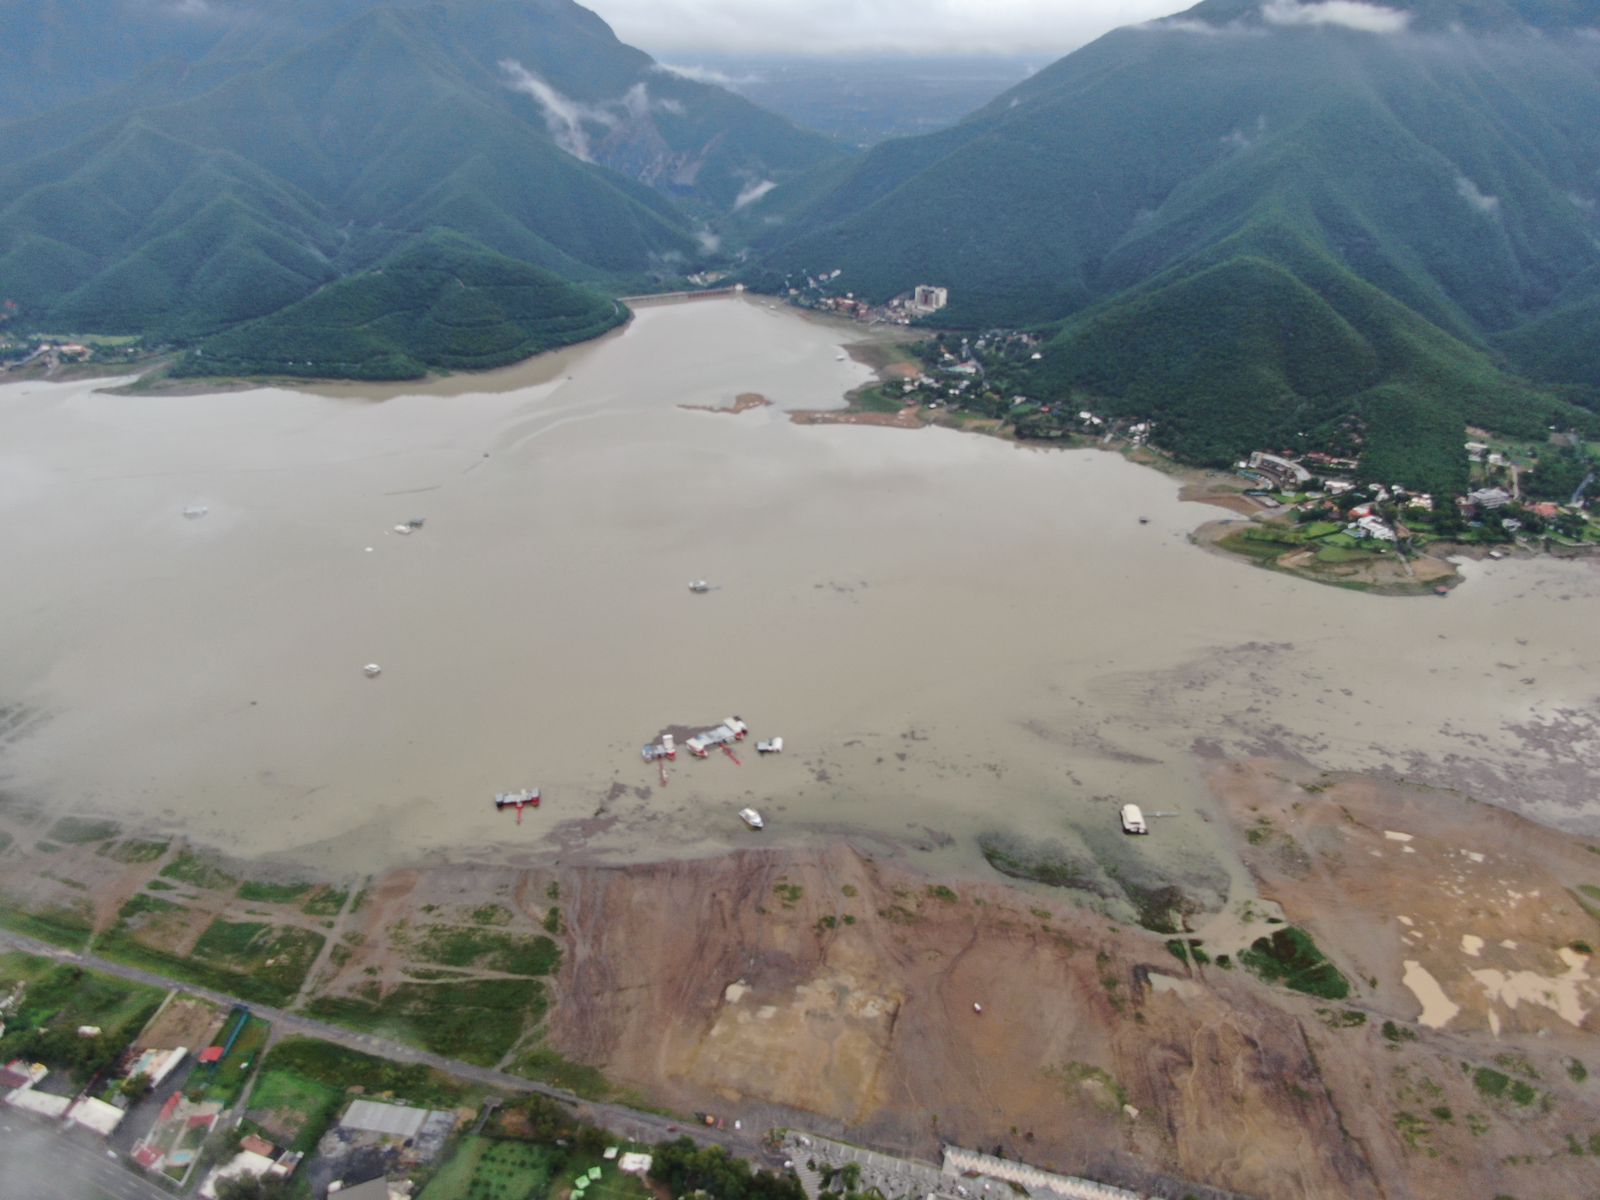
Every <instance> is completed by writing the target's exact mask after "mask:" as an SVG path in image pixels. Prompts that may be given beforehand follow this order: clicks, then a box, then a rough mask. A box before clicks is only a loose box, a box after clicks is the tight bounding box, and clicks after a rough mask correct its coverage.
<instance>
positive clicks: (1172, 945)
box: [1166, 938, 1189, 965]
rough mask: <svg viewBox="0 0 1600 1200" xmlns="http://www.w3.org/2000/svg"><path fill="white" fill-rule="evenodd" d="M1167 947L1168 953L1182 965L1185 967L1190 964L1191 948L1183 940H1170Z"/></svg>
mask: <svg viewBox="0 0 1600 1200" xmlns="http://www.w3.org/2000/svg"><path fill="white" fill-rule="evenodd" d="M1166 945H1167V951H1168V952H1169V953H1170V954H1171V955H1172V957H1173V958H1175V959H1177V960H1178V961H1179V962H1181V963H1184V964H1185V965H1187V964H1188V962H1189V947H1188V944H1187V943H1185V942H1184V940H1183V939H1182V938H1168V939H1167V943H1166Z"/></svg>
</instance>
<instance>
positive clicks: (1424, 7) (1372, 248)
mask: <svg viewBox="0 0 1600 1200" xmlns="http://www.w3.org/2000/svg"><path fill="white" fill-rule="evenodd" d="M1535 26H1537V28H1535ZM1593 27H1600V5H1597V4H1595V3H1592V2H1589V3H1576V2H1573V3H1550V4H1545V3H1539V2H1537V0H1471V2H1467V3H1451V2H1449V0H1417V2H1416V3H1413V4H1397V5H1394V6H1390V7H1385V8H1381V9H1380V8H1378V7H1376V6H1369V5H1361V4H1356V3H1346V4H1338V5H1335V4H1304V3H1293V2H1291V0H1267V2H1266V3H1261V2H1260V0H1255V2H1252V3H1245V2H1243V0H1207V2H1206V3H1204V4H1201V5H1200V6H1198V7H1197V8H1194V9H1191V10H1190V11H1189V12H1187V13H1185V14H1182V15H1181V16H1180V17H1176V18H1171V19H1168V20H1166V21H1160V22H1153V23H1151V24H1149V25H1145V26H1141V27H1135V28H1128V29H1122V30H1118V31H1115V32H1113V33H1112V34H1109V35H1107V36H1106V37H1104V38H1102V39H1100V40H1099V41H1097V42H1095V43H1093V44H1091V45H1089V46H1087V47H1085V48H1083V49H1082V50H1080V51H1078V52H1076V53H1074V54H1072V55H1069V56H1068V57H1066V58H1064V59H1062V60H1060V61H1059V62H1057V63H1055V64H1053V65H1052V66H1050V67H1048V68H1046V69H1045V70H1043V71H1040V72H1039V73H1038V74H1036V75H1035V76H1033V77H1032V78H1030V79H1029V80H1027V81H1026V82H1025V83H1023V84H1022V85H1020V86H1019V87H1017V88H1014V89H1013V90H1012V91H1010V92H1008V93H1006V94H1004V95H1002V96H1000V97H999V98H997V99H996V100H995V101H993V102H992V103H991V104H989V105H987V106H986V107H985V108H984V109H982V110H980V111H979V112H977V113H974V114H973V115H972V116H971V117H970V118H968V119H967V120H966V121H964V122H962V123H961V124H960V125H958V126H956V127H954V128H952V129H948V130H945V131H942V132H940V133H936V134H933V135H930V136H927V137H922V138H914V139H906V140H902V141H898V142H890V143H886V144H884V145H881V146H879V147H876V148H875V149H874V150H872V151H871V152H869V153H868V154H866V155H864V156H862V158H860V159H859V160H857V161H856V162H854V163H851V164H847V165H846V166H844V167H843V168H839V167H834V168H833V172H834V175H835V178H834V180H833V181H832V184H831V186H830V187H828V188H826V189H824V190H823V191H822V192H821V194H820V195H818V194H815V184H814V182H806V183H802V184H797V185H790V186H789V187H786V188H779V189H777V190H776V191H775V192H774V193H773V194H772V195H771V196H770V197H768V198H766V199H764V200H763V201H762V202H761V203H760V204H759V205H756V206H753V207H754V211H753V212H752V213H751V214H749V216H750V219H752V220H758V219H761V218H762V217H763V216H764V215H765V216H771V217H773V218H774V219H775V220H776V222H777V227H776V228H775V230H774V231H773V232H771V233H769V234H767V235H766V238H765V240H764V242H763V244H762V247H761V248H762V252H763V267H764V269H765V274H764V276H763V277H762V278H764V279H765V280H767V281H771V282H774V283H775V282H777V281H779V280H780V279H782V278H785V277H788V278H790V279H793V278H795V277H798V276H800V275H801V274H813V275H814V274H816V273H818V272H822V271H831V270H832V269H834V268H841V269H842V273H841V275H840V277H839V278H838V279H837V280H836V281H834V283H833V284H832V285H831V286H834V287H837V288H838V289H840V290H851V291H854V292H855V293H856V294H858V295H865V296H867V297H869V298H873V299H886V298H888V297H890V296H893V295H895V294H897V293H900V292H902V291H905V290H907V289H909V288H910V287H911V286H912V285H914V284H917V283H938V284H944V285H947V286H948V287H949V288H950V289H951V303H950V308H949V309H948V310H947V312H945V313H942V314H941V315H940V320H941V322H944V323H948V324H952V325H956V326H965V327H975V328H981V327H987V326H993V325H1034V326H1042V327H1045V328H1046V329H1047V330H1049V331H1052V332H1053V333H1054V340H1053V341H1052V342H1051V343H1050V344H1049V345H1047V346H1046V347H1044V348H1043V350H1042V354H1043V360H1042V362H1041V363H1040V365H1039V369H1038V370H1037V373H1036V377H1035V378H1034V379H1033V380H1032V381H1031V386H1032V387H1034V388H1037V389H1038V390H1039V391H1040V393H1041V394H1042V395H1052V394H1059V393H1061V392H1064V391H1071V390H1077V391H1080V392H1083V393H1086V394H1088V395H1089V396H1092V397H1094V398H1095V399H1096V400H1098V401H1099V402H1100V403H1101V404H1103V405H1104V406H1105V407H1106V408H1108V409H1110V410H1111V411H1122V412H1128V413H1138V414H1140V415H1154V416H1156V417H1158V419H1159V421H1160V424H1159V425H1158V432H1157V439H1158V440H1159V441H1162V442H1164V443H1165V444H1166V445H1168V446H1170V447H1171V448H1173V449H1176V450H1178V451H1180V452H1182V453H1185V454H1187V455H1189V456H1190V457H1193V458H1195V459H1198V460H1202V461H1206V462H1224V461H1227V460H1229V459H1231V458H1233V457H1235V456H1237V455H1238V454H1239V453H1241V452H1243V451H1245V450H1248V449H1250V448H1252V447H1255V446H1260V445H1292V444H1294V443H1295V440H1296V439H1297V438H1299V437H1300V436H1301V435H1306V436H1308V437H1309V436H1310V435H1312V434H1313V433H1314V432H1316V431H1319V430H1320V431H1321V432H1322V433H1324V434H1326V433H1327V431H1328V430H1330V429H1333V428H1344V429H1349V430H1352V431H1353V432H1354V435H1355V436H1356V437H1357V439H1358V440H1360V439H1362V438H1364V439H1365V444H1366V448H1367V454H1368V465H1369V467H1370V468H1371V469H1373V470H1375V471H1377V470H1380V468H1381V473H1383V474H1386V475H1391V476H1393V477H1394V478H1395V479H1404V480H1407V481H1409V482H1413V483H1422V484H1424V485H1427V486H1439V487H1444V486H1449V485H1450V484H1452V483H1455V482H1458V481H1459V479H1460V478H1461V477H1462V476H1463V472H1464V464H1463V463H1462V461H1461V454H1460V442H1461V440H1462V439H1461V436H1460V434H1461V425H1462V423H1463V421H1464V420H1466V419H1471V420H1474V421H1482V422H1484V423H1487V424H1491V425H1496V426H1499V427H1501V428H1506V429H1517V430H1520V431H1524V432H1527V431H1537V430H1538V429H1539V428H1541V427H1542V424H1544V423H1548V422H1551V421H1559V422H1564V423H1571V424H1577V425H1581V426H1582V427H1584V428H1589V429H1595V430H1596V431H1597V432H1600V426H1597V425H1596V422H1595V418H1594V416H1593V414H1592V413H1590V412H1589V411H1587V410H1585V409H1582V408H1574V407H1573V406H1572V405H1571V404H1568V403H1565V402H1563V401H1561V400H1558V399H1555V398H1553V397H1551V396H1547V395H1544V394H1542V393H1540V392H1539V391H1538V390H1537V389H1535V388H1532V387H1530V386H1528V385H1527V384H1525V383H1522V382H1520V381H1519V379H1518V376H1519V375H1527V376H1530V377H1534V378H1538V379H1540V380H1544V381H1547V382H1557V383H1563V384H1572V385H1576V386H1577V388H1578V389H1580V390H1579V391H1578V392H1576V393H1574V392H1571V391H1569V392H1567V393H1566V394H1567V395H1568V396H1569V397H1570V396H1571V395H1574V394H1577V395H1580V396H1581V395H1583V394H1584V393H1583V392H1582V391H1581V389H1583V388H1588V389H1592V393H1591V394H1592V395H1593V396H1596V397H1600V373H1597V372H1596V371H1595V370H1594V367H1595V365H1596V357H1595V352H1594V351H1593V350H1592V349H1588V348H1585V347H1583V346H1580V345H1579V344H1578V343H1580V342H1581V341H1582V340H1583V335H1584V333H1585V332H1586V331H1593V330H1594V329H1595V326H1596V323H1597V321H1600V288H1597V287H1596V285H1595V274H1594V273H1595V271H1596V269H1597V268H1600V222H1597V219H1596V200H1597V198H1600V36H1597V35H1596V34H1595V33H1594V32H1593ZM807 188H809V189H812V192H813V194H810V195H805V196H804V199H803V201H801V202H799V203H796V202H795V199H794V197H795V196H796V195H801V194H803V191H804V189H807ZM769 205H770V206H771V208H770V209H768V206H769ZM1585 281H1587V282H1585ZM1593 344H1594V342H1593V340H1592V338H1591V339H1589V341H1588V343H1587V346H1588V347H1592V346H1593Z"/></svg>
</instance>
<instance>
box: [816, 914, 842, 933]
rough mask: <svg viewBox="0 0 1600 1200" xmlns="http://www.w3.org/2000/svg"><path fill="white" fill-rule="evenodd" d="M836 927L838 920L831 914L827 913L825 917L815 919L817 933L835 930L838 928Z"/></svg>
mask: <svg viewBox="0 0 1600 1200" xmlns="http://www.w3.org/2000/svg"><path fill="white" fill-rule="evenodd" d="M838 925H839V918H838V917H836V916H834V915H833V914H832V913H829V914H828V915H827V916H825V917H818V918H817V932H818V933H821V932H822V931H823V930H825V929H835V928H837V927H838Z"/></svg>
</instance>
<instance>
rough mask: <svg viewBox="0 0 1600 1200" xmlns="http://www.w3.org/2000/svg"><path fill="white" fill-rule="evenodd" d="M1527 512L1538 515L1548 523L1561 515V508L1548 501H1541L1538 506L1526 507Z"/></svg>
mask: <svg viewBox="0 0 1600 1200" xmlns="http://www.w3.org/2000/svg"><path fill="white" fill-rule="evenodd" d="M1528 511H1529V512H1531V513H1538V514H1539V515H1540V516H1541V517H1543V518H1544V519H1545V520H1546V521H1550V520H1554V519H1555V518H1556V517H1559V516H1560V515H1561V506H1560V505H1559V504H1553V503H1551V502H1550V501H1549V500H1543V501H1540V502H1539V503H1538V504H1530V505H1528Z"/></svg>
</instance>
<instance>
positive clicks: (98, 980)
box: [0, 954, 163, 1082]
mask: <svg viewBox="0 0 1600 1200" xmlns="http://www.w3.org/2000/svg"><path fill="white" fill-rule="evenodd" d="M162 995H163V993H162V992H161V991H160V990H159V989H157V988H152V987H145V986H144V985H142V984H137V983H128V982H125V981H123V980H120V979H114V978H112V977H110V976H108V975H99V974H96V973H94V972H91V971H84V970H82V969H80V968H78V967H72V966H67V965H64V964H59V963H53V962H51V961H50V960H48V959H43V958H35V957H33V956H31V955H25V954H8V955H4V956H0V1002H3V1003H4V1007H5V1014H4V1015H5V1023H6V1032H5V1036H4V1037H0V1061H9V1060H10V1059H12V1058H26V1059H29V1060H32V1061H37V1062H42V1063H44V1064H45V1065H46V1066H48V1067H50V1068H52V1069H53V1070H60V1071H66V1072H68V1073H69V1074H71V1075H72V1076H73V1078H74V1079H76V1080H78V1081H79V1082H82V1081H84V1080H86V1079H88V1078H89V1077H90V1076H92V1075H94V1074H95V1073H96V1072H97V1071H100V1070H102V1069H104V1068H105V1067H107V1066H110V1065H111V1064H112V1063H113V1062H115V1061H116V1059H117V1058H118V1057H119V1056H120V1055H121V1054H122V1052H123V1050H124V1049H126V1048H127V1046H128V1044H129V1042H131V1041H132V1040H133V1038H134V1036H135V1035H136V1034H137V1033H138V1032H139V1030H141V1029H142V1028H144V1026H145V1024H146V1022H148V1021H149V1020H150V1018H151V1016H153V1015H154V1014H155V1011H156V1009H157V1008H159V1007H160V1005H161V1000H162ZM85 1025H94V1026H98V1027H99V1028H100V1031H101V1032H100V1034H99V1035H98V1036H96V1037H80V1036H79V1035H78V1028H79V1027H80V1026H85Z"/></svg>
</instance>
